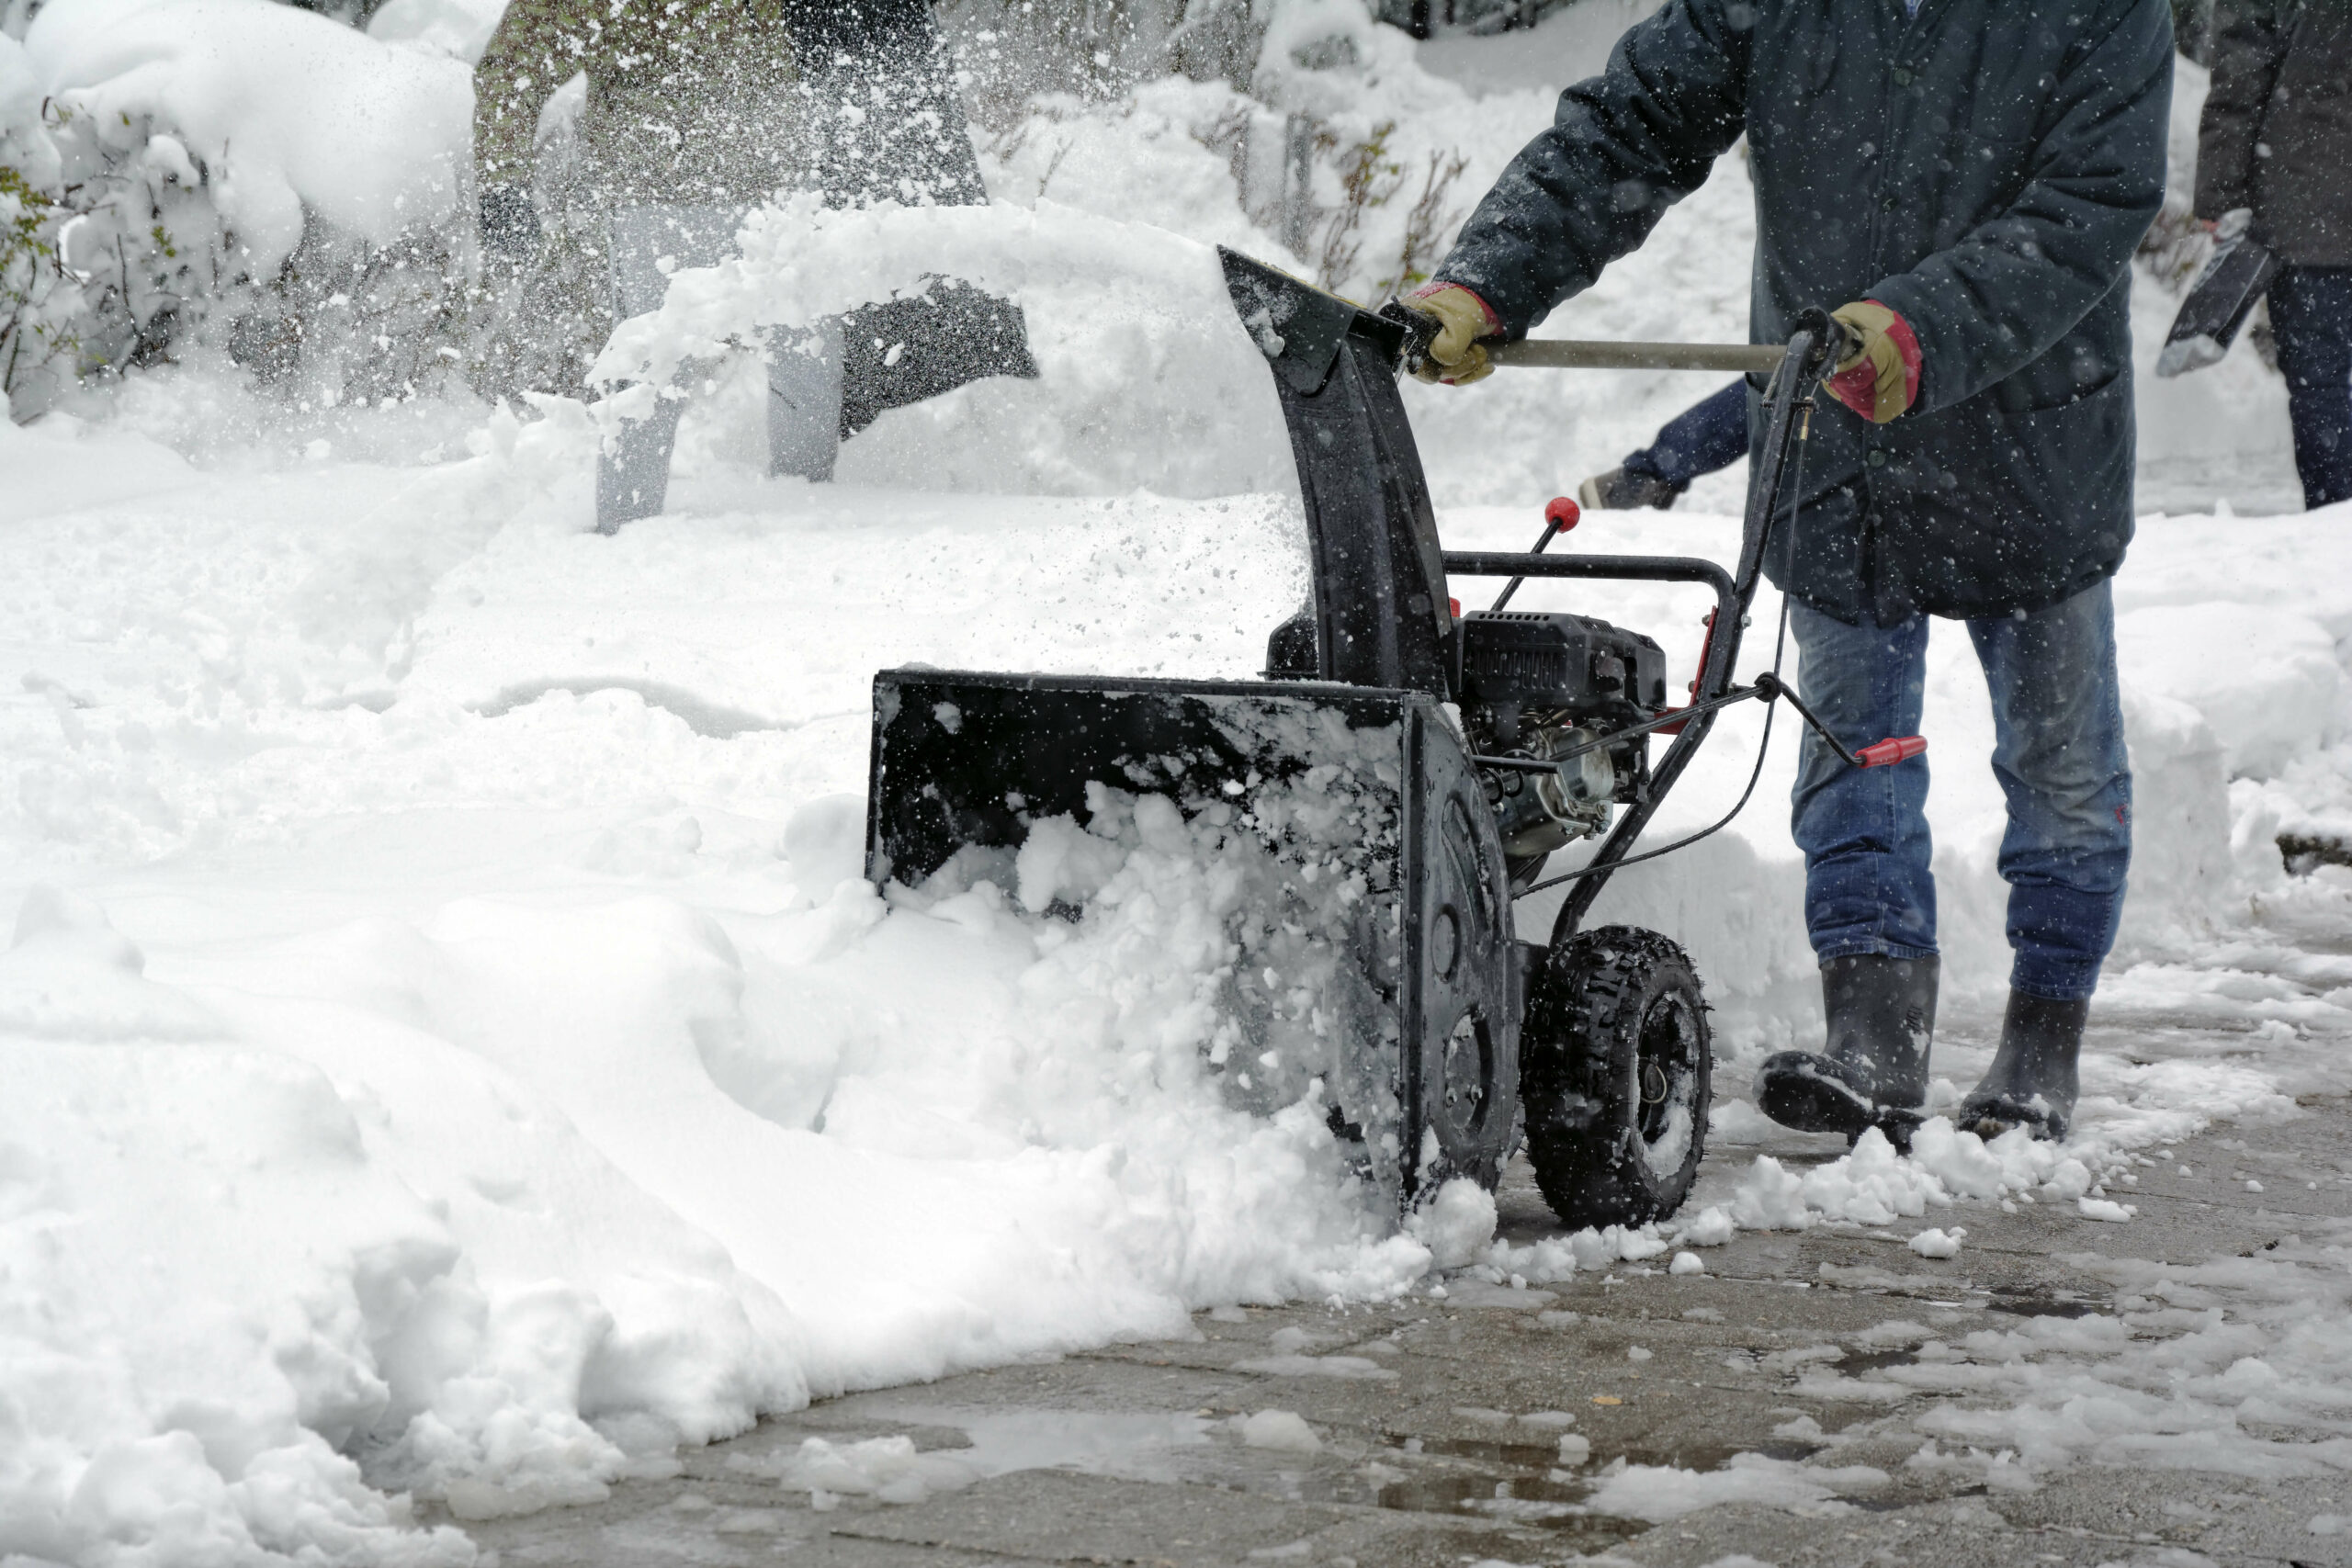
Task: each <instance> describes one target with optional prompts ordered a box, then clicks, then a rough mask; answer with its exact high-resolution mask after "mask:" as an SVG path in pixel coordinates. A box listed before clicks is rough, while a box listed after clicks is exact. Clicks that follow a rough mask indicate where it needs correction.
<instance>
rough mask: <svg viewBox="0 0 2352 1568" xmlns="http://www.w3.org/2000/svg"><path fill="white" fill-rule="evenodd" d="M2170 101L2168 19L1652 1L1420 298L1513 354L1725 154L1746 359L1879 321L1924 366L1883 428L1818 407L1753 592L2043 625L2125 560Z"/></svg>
mask: <svg viewBox="0 0 2352 1568" xmlns="http://www.w3.org/2000/svg"><path fill="white" fill-rule="evenodd" d="M2171 91H2172V13H2171V9H2170V6H2168V4H2167V3H2166V0H1925V3H1924V4H1922V5H1921V6H1920V7H1919V12H1918V15H1917V17H1908V16H1906V15H1905V10H1904V5H1903V0H1668V4H1667V6H1666V7H1665V8H1664V9H1663V10H1661V11H1659V12H1657V14H1655V15H1654V16H1652V17H1649V18H1648V19H1647V20H1645V21H1643V22H1641V23H1638V24H1636V25H1635V26H1634V28H1632V29H1631V30H1630V31H1628V32H1627V33H1626V34H1625V36H1624V37H1623V39H1620V40H1619V42H1618V44H1617V48H1616V50H1615V51H1614V52H1613V53H1612V54H1611V56H1610V60H1609V67H1608V70H1607V71H1606V72H1604V73H1602V74H1601V75H1600V76H1597V77H1594V78H1593V79H1592V80H1590V81H1588V82H1583V83H1579V84H1578V85H1576V86H1574V87H1571V88H1569V89H1568V90H1567V91H1566V93H1564V94H1562V95H1561V96H1560V107H1559V111H1558V113H1557V114H1556V115H1555V118H1554V122H1553V125H1552V128H1551V129H1550V130H1546V131H1544V133H1543V134H1541V135H1539V136H1538V137H1536V138H1535V140H1534V141H1531V142H1530V143H1528V145H1527V148H1526V150H1525V151H1523V152H1521V153H1520V154H1519V156H1518V158H1516V159H1515V160H1514V161H1513V162H1512V164H1511V165H1510V168H1509V169H1507V170H1506V171H1505V172H1504V174H1503V176H1502V178H1501V179H1500V180H1498V182H1496V185H1495V188H1494V189H1493V190H1492V191H1490V192H1489V193H1488V194H1487V197H1486V199H1485V200H1484V201H1482V202H1481V203H1480V204H1479V206H1478V209H1477V210H1476V212H1475V213H1474V214H1473V215H1472V216H1471V219H1470V221H1469V223H1468V224H1467V226H1465V227H1464V230H1463V231H1462V236H1461V239H1460V240H1459V241H1458V242H1457V243H1455V245H1454V248H1453V253H1452V254H1450V255H1449V256H1448V257H1447V258H1446V261H1445V263H1444V265H1442V266H1441V267H1440V268H1439V269H1438V274H1437V276H1439V277H1441V278H1442V279H1445V280H1447V281H1449V282H1455V283H1460V284H1463V285H1464V286H1466V287H1468V288H1473V289H1475V290H1476V291H1477V292H1478V293H1479V294H1480V295H1481V296H1482V297H1484V298H1485V299H1486V300H1487V303H1488V304H1489V305H1491V306H1492V307H1493V308H1494V310H1495V311H1496V312H1497V314H1498V315H1499V316H1500V317H1501V318H1502V320H1503V323H1504V327H1505V329H1506V331H1507V333H1509V335H1510V336H1513V337H1517V336H1520V335H1521V334H1523V333H1525V332H1526V331H1527V330H1528V328H1529V327H1531V326H1532V325H1533V324H1534V323H1536V322H1537V321H1541V320H1542V319H1543V318H1544V315H1545V314H1546V313H1547V312H1548V311H1550V310H1551V309H1552V308H1553V307H1554V306H1555V305H1557V304H1559V303H1560V301H1562V300H1564V299H1568V298H1569V297H1570V296H1572V295H1574V294H1576V293H1577V292H1579V291H1580V290H1582V289H1584V288H1588V287H1589V286H1590V285H1591V283H1592V281H1593V279H1594V278H1595V277H1596V276H1599V275H1600V269H1601V267H1602V266H1603V265H1607V264H1608V263H1609V262H1610V261H1611V260H1613V259H1615V258H1616V257H1618V256H1621V255H1623V254H1625V253H1626V252H1628V251H1631V250H1632V249H1634V247H1635V246H1636V245H1638V244H1640V243H1642V241H1643V239H1644V238H1645V237H1646V236H1647V235H1648V233H1649V231H1650V230H1651V228H1652V227H1653V226H1654V225H1655V224H1656V223H1657V220H1658V218H1659V216H1660V215H1661V214H1663V213H1664V212H1665V210H1666V209H1667V208H1668V206H1670V205H1672V204H1673V203H1674V202H1676V201H1678V200H1679V199H1680V198H1681V197H1684V196H1686V195H1688V194H1690V192H1691V191H1692V190H1695V189H1696V188H1698V186H1699V185H1700V184H1701V182H1702V181H1703V180H1705V179H1706V177H1707V175H1708V172H1709V171H1710V170H1711V169H1712V168H1713V164H1714V160H1715V158H1716V157H1717V156H1718V155H1719V154H1721V153H1722V152H1724V151H1725V150H1726V149H1728V148H1729V147H1730V146H1731V145H1732V144H1733V143H1734V142H1735V141H1737V140H1738V138H1739V135H1740V133H1741V132H1742V131H1743V130H1744V131H1746V132H1747V138H1748V146H1749V148H1750V150H1751V152H1752V154H1753V169H1754V174H1755V181H1756V218H1757V224H1756V227H1757V244H1756V265H1755V278H1754V289H1753V299H1752V302H1751V318H1750V327H1749V334H1750V336H1751V337H1752V338H1753V339H1754V340H1755V341H1756V342H1758V343H1778V342H1785V341H1786V340H1787V338H1788V335H1789V333H1791V332H1792V331H1793V330H1794V322H1795V318H1796V315H1797V312H1798V311H1799V310H1803V309H1804V308H1805V307H1806V306H1811V305H1818V306H1821V307H1823V308H1824V309H1826V310H1835V309H1836V308H1838V306H1840V305H1843V304H1845V303H1847V302H1848V301H1849V300H1855V299H1877V300H1879V301H1881V302H1882V303H1883V304H1885V305H1886V306H1888V307H1889V308H1890V309H1892V310H1895V311H1897V312H1899V313H1900V314H1901V315H1902V316H1903V318H1904V319H1905V321H1909V322H1910V324H1911V329H1912V331H1913V332H1914V333H1917V337H1918V342H1919V348H1920V350H1921V357H1922V360H1923V362H1924V363H1923V367H1922V372H1921V376H1920V381H1919V397H1918V401H1917V404H1916V405H1914V407H1913V408H1912V409H1911V411H1910V412H1907V413H1905V414H1904V415H1903V416H1902V417H1901V418H1899V419H1897V420H1895V421H1894V422H1893V423H1889V424H1885V425H1879V426H1872V425H1871V424H1870V423H1867V422H1866V421H1864V420H1862V419H1861V418H1860V417H1859V416H1857V415H1855V414H1852V413H1849V412H1847V411H1846V410H1845V409H1844V408H1843V407H1842V406H1840V405H1838V404H1836V403H1834V402H1831V401H1830V400H1827V399H1826V398H1825V399H1823V400H1822V401H1823V404H1824V408H1823V411H1822V412H1821V413H1820V414H1818V415H1816V417H1815V420H1814V424H1813V439H1812V440H1811V442H1810V443H1809V444H1808V450H1807V451H1806V454H1805V458H1804V503H1805V504H1804V512H1803V513H1802V515H1801V518H1800V521H1799V523H1798V525H1797V526H1796V528H1795V529H1794V531H1793V532H1791V531H1790V530H1789V529H1788V527H1787V525H1786V524H1785V522H1784V523H1783V524H1782V525H1781V534H1780V536H1778V537H1777V538H1776V540H1775V547H1774V549H1773V552H1772V555H1771V557H1770V560H1769V563H1768V564H1769V568H1770V573H1771V576H1772V579H1773V581H1775V582H1777V583H1779V584H1780V585H1781V587H1783V588H1785V589H1787V590H1789V591H1790V592H1793V593H1795V594H1796V595H1797V596H1798V597H1799V598H1801V599H1802V600H1804V601H1805V602H1806V603H1808V604H1813V605H1814V606H1815V607H1816V608H1818V609H1820V610H1823V611H1825V612H1826V613H1827V614H1829V615H1835V616H1837V617H1838V618H1839V619H1841V620H1846V621H1851V622H1859V621H1862V620H1865V619H1876V620H1879V621H1881V622H1892V621H1895V620H1899V619H1901V618H1903V617H1904V616H1905V615H1910V614H1911V613H1913V612H1915V611H1927V612H1929V613H1932V614H1936V615H1963V616H1973V615H1995V614H2003V613H2007V612H2009V611H2013V610H2018V609H2034V608H2039V607H2040V606H2041V605H2044V604H2052V603H2054V602H2055V601H2057V600H2059V599H2063V598H2065V597H2066V596H2068V595H2070V594H2073V593H2075V592H2079V591H2080V590H2082V589H2084V588H2087V587H2089V586H2091V585H2092V584H2094V583H2096V582H2098V581H2100V580H2101V579H2103V578H2105V577H2107V576H2108V575H2109V574H2110V573H2112V572H2113V571H2114V570H2115V569H2116V568H2117V567H2118V566H2119V565H2120V564H2121V562H2122V558H2123V549H2124V546H2125V545H2126V544H2127V543H2128V542H2129V541H2130V539H2131V522H2132V510H2131V469H2132V428H2133V427H2132V416H2131V313H2130V305H2131V284H2130V280H2129V276H2128V268H2129V265H2130V262H2131V254H2132V251H2133V249H2134V248H2135V247H2136V246H2137V245H2138V243H2139V241H2140V237H2141V235H2142V234H2143V232H2144V231H2146V229H2147V226H2148V221H2149V220H2150V219H2151V218H2153V217H2154V215H2155V212H2156V209H2157V207H2158V205H2159V204H2160V201H2161V199H2162V197H2163V194H2164V184H2165V125H2166V118H2167V112H2168V109H2169V106H2170V100H2171ZM1753 423H1754V421H1752V420H1751V424H1753Z"/></svg>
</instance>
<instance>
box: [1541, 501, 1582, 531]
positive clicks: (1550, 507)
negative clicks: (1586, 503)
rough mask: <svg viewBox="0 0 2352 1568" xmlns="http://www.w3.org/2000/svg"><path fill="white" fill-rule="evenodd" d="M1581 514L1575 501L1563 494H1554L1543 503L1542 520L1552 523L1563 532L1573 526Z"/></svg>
mask: <svg viewBox="0 0 2352 1568" xmlns="http://www.w3.org/2000/svg"><path fill="white" fill-rule="evenodd" d="M1583 515H1584V513H1583V511H1582V510H1581V509H1580V508H1579V507H1578V506H1577V503H1576V502H1574V501H1572V500H1570V499H1569V498H1568V497H1566V496H1565V495H1555V496H1554V497H1553V498H1552V499H1551V500H1550V501H1548V502H1544V522H1546V523H1549V524H1552V525H1554V526H1555V527H1557V528H1558V529H1559V530H1560V532H1561V533H1563V534H1565V533H1566V532H1567V531H1568V530H1569V529H1571V528H1573V527H1575V526H1576V525H1577V518H1579V517H1582V516H1583Z"/></svg>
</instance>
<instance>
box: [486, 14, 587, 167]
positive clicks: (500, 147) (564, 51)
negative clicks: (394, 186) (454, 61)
mask: <svg viewBox="0 0 2352 1568" xmlns="http://www.w3.org/2000/svg"><path fill="white" fill-rule="evenodd" d="M589 9H590V8H589V7H585V6H581V5H580V4H579V0H511V4H509V5H508V6H507V7H506V14H505V15H504V16H503V17H500V18H499V23H498V30H497V31H495V32H493V33H492V34H491V35H490V44H489V47H488V48H486V49H484V50H483V51H482V55H481V63H480V64H479V65H476V66H475V67H474V179H475V183H476V186H477V188H479V189H481V190H489V189H491V188H492V187H493V186H522V187H527V186H529V185H530V183H531V167H532V159H533V156H534V153H535V151H536V146H537V139H538V130H539V111H540V110H541V109H543V108H545V107H547V102H548V99H549V98H551V97H553V96H555V92H556V89H557V88H559V87H560V86H562V85H564V84H565V83H566V82H569V81H571V78H572V77H573V76H575V75H577V74H578V73H580V72H581V71H582V69H583V68H584V67H585V66H586V64H587V62H588V51H589V47H590V45H591V44H592V43H593V41H594V39H592V38H591V37H590V34H589V28H588V26H587V25H586V17H585V13H586V12H587V11H588V10H589Z"/></svg>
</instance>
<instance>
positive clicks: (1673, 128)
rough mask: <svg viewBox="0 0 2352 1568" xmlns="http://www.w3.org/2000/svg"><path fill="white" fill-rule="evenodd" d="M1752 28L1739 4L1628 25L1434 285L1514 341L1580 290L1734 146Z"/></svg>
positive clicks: (1724, 2)
mask: <svg viewBox="0 0 2352 1568" xmlns="http://www.w3.org/2000/svg"><path fill="white" fill-rule="evenodd" d="M1754 17H1755V8H1754V6H1752V5H1749V4H1747V3H1746V0H1668V3H1667V5H1666V6H1665V7H1664V8H1663V9H1662V10H1659V11H1658V12H1657V13H1656V14H1654V15H1653V16H1651V17H1648V18H1647V19H1646V20H1645V21H1642V22H1639V23H1636V24H1635V25H1634V27H1633V28H1630V29H1629V30H1628V31H1627V32H1626V33H1625V35H1624V36H1623V38H1621V39H1618V41H1617V47H1616V48H1615V49H1614V50H1612V51H1611V52H1610V56H1609V65H1608V68H1607V69H1606V70H1605V71H1603V72H1602V73H1600V75H1599V76H1596V77H1593V78H1592V79H1591V80H1589V81H1586V82H1580V83H1578V84H1577V85H1575V86H1573V87H1570V88H1569V89H1568V90H1567V91H1566V92H1565V93H1562V94H1561V95H1560V107H1559V109H1558V112H1557V113H1556V114H1555V115H1554V117H1553V120H1552V125H1551V128H1550V129H1549V130H1545V131H1544V132H1543V133H1542V134H1540V135H1538V136H1537V137H1536V138H1535V140H1534V141H1531V142H1529V143H1528V144H1527V146H1526V147H1525V148H1524V149H1522V150H1521V152H1520V154H1519V156H1518V157H1516V158H1514V159H1512V160H1511V164H1510V167H1509V168H1507V169H1505V170H1504V171H1503V175H1502V177H1501V178H1500V179H1498V180H1497V181H1496V182H1495V187H1494V188H1493V189H1492V190H1490V191H1488V192H1487V195H1486V197H1485V199H1484V200H1482V201H1480V202H1479V203H1478V208H1477V210H1476V211H1475V212H1473V213H1472V214H1471V215H1470V220H1469V222H1467V223H1466V224H1464V226H1463V229H1462V233H1461V236H1460V238H1458V239H1457V240H1455V242H1454V244H1453V251H1452V252H1451V253H1449V254H1448V255H1447V256H1446V259H1445V262H1444V264H1443V265H1441V266H1440V267H1439V268H1438V269H1437V274H1436V276H1437V278H1438V279H1439V280H1440V281H1442V282H1446V283H1458V284H1460V285H1462V286H1463V287H1464V288H1468V289H1471V290H1473V291H1474V292H1476V294H1477V295H1478V297H1479V298H1480V299H1484V300H1486V301H1487V305H1488V307H1489V308H1491V309H1492V310H1494V312H1495V314H1496V315H1497V316H1498V318H1499V319H1500V320H1501V321H1502V323H1503V331H1504V333H1505V335H1506V336H1509V337H1513V338H1517V337H1522V336H1524V335H1526V333H1527V330H1528V328H1530V327H1532V326H1533V325H1534V324H1535V323H1536V322H1537V321H1542V320H1543V319H1544V316H1545V315H1546V314H1548V313H1549V312H1550V311H1551V310H1552V309H1553V308H1554V307H1555V306H1556V305H1558V304H1559V303H1560V302H1561V301H1562V300H1564V299H1569V298H1571V297H1573V296H1575V295H1577V294H1579V293H1582V292H1583V291H1584V290H1585V289H1587V288H1590V287H1591V286H1592V282H1593V279H1595V278H1596V277H1598V276H1600V269H1601V268H1602V267H1603V266H1606V265H1608V264H1609V263H1611V262H1612V261H1614V260H1616V259H1617V258H1618V257H1619V256H1622V255H1623V254H1625V253H1627V252H1628V251H1631V250H1633V249H1634V247H1635V246H1637V245H1639V244H1640V243H1642V242H1643V240H1645V239H1646V238H1647V237H1648V235H1649V231H1651V230H1652V229H1653V228H1655V227H1657V220H1659V218H1661V217H1663V216H1664V215H1665V212H1666V209H1668V207H1671V206H1672V205H1673V204H1674V203H1676V202H1678V201H1679V200H1681V199H1682V198H1683V197H1686V196H1688V195H1690V194H1691V192H1692V191H1694V190H1696V189H1698V188H1699V186H1701V185H1702V184H1703V183H1704V182H1705V180H1706V178H1707V175H1708V172H1709V171H1710V170H1712V169H1713V167H1714V162H1715V159H1716V158H1717V157H1718V156H1720V155H1721V154H1722V153H1723V152H1725V151H1726V150H1727V149H1729V148H1730V146H1731V144H1732V143H1733V142H1735V141H1738V140H1739V133H1740V131H1741V130H1742V129H1743V128H1744V126H1745V124H1746V110H1745V104H1746V98H1747V62H1748V52H1749V51H1748V41H1749V39H1750V36H1751V34H1752V31H1753V28H1754V26H1755V23H1754ZM1733 18H1736V19H1737V25H1735V22H1734V20H1733Z"/></svg>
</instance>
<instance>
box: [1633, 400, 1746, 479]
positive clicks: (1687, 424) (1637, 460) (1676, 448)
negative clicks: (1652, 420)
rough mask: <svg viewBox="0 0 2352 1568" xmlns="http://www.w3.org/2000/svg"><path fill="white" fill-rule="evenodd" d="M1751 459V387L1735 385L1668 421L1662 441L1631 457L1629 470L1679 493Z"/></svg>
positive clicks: (1660, 438)
mask: <svg viewBox="0 0 2352 1568" xmlns="http://www.w3.org/2000/svg"><path fill="white" fill-rule="evenodd" d="M1742 457H1747V382H1745V381H1734V382H1733V383H1732V384H1731V385H1730V386H1728V387H1725V388H1724V389H1723V390H1722V391H1720V392H1717V393H1716V394H1715V395H1714V396H1713V397H1712V398H1709V399H1708V400H1706V401H1705V402H1702V403H1698V404H1695V405H1694V406H1692V407H1691V408H1688V409H1685V410H1683V411H1682V412H1680V413H1679V414H1676V415H1675V416H1674V417H1673V418H1672V419H1671V420H1668V422H1667V423H1666V427H1665V428H1664V429H1662V430H1660V431H1659V432H1658V433H1657V440H1656V441H1655V442H1653V443H1651V444H1650V445H1649V446H1645V447H1643V448H1642V449H1641V450H1640V451H1638V452H1636V453H1634V455H1633V456H1632V457H1627V458H1626V459H1625V464H1624V468H1625V471H1626V472H1627V473H1629V474H1642V475H1645V476H1646V477H1648V478H1650V479H1656V480H1657V481H1658V482H1659V483H1660V484H1663V485H1668V486H1671V487H1672V488H1673V489H1675V490H1678V491H1679V490H1680V489H1682V488H1683V487H1684V486H1686V485H1688V484H1689V483H1690V482H1691V480H1692V479H1697V478H1698V477H1699V476H1700V475H1702V474H1712V473H1713V472H1714V471H1715V470H1716V469H1718V468H1730V467H1731V466H1732V465H1733V464H1734V463H1736V462H1738V461H1739V460H1740V459H1741V458H1742Z"/></svg>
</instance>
